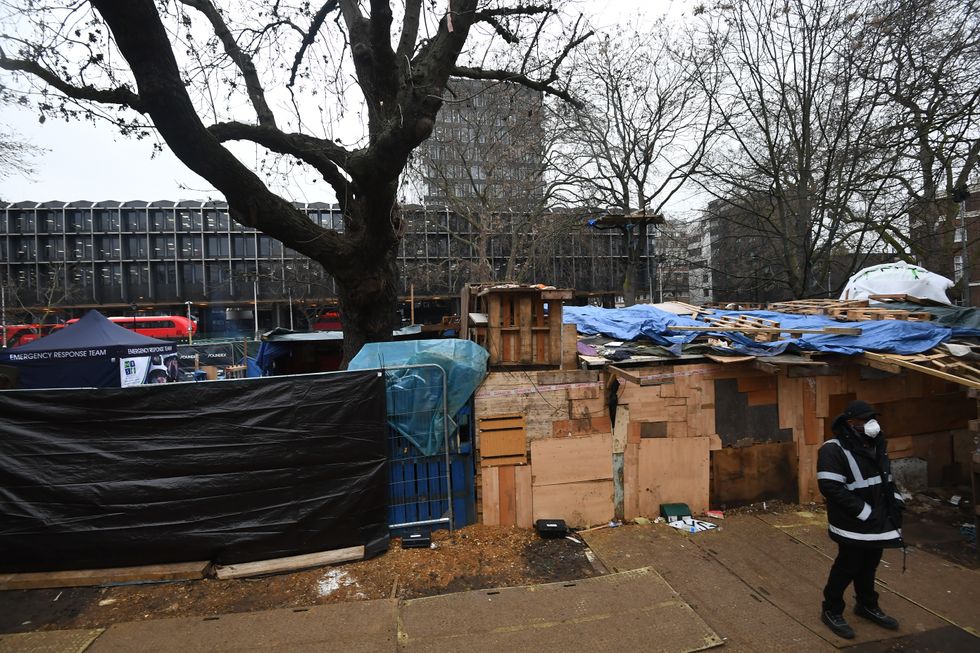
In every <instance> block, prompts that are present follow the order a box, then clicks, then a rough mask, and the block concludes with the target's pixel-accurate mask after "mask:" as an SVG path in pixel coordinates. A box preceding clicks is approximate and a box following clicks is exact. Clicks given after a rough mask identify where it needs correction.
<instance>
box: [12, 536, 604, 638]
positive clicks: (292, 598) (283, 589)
mask: <svg viewBox="0 0 980 653" xmlns="http://www.w3.org/2000/svg"><path fill="white" fill-rule="evenodd" d="M433 541H434V543H435V545H436V546H435V548H432V549H402V548H400V542H399V541H398V540H393V541H392V544H391V548H390V550H389V551H388V552H387V553H385V554H383V555H380V556H378V557H376V558H374V559H372V560H364V561H361V562H354V563H348V564H344V565H336V566H332V567H321V568H317V569H310V570H307V571H300V572H296V573H291V574H280V575H275V576H267V577H264V578H252V579H234V580H211V579H205V580H198V581H185V582H175V583H160V584H151V585H127V586H117V587H104V588H95V587H82V588H66V589H63V590H57V589H55V590H21V591H7V592H0V633H12V632H24V631H31V630H54V629H63V628H93V627H103V626H107V625H110V624H114V623H119V622H125V621H140V620H143V619H164V618H169V617H185V616H208V615H216V614H224V613H229V612H251V611H254V610H266V609H271V608H288V607H301V606H309V605H317V604H322V603H335V602H340V601H359V600H367V599H380V598H390V597H399V598H405V599H408V598H417V597H422V596H431V595H435V594H445V593H448V592H459V591H463V590H470V589H483V588H491V587H508V586H517V585H528V584H534V583H547V582H556V581H565V580H574V579H579V578H587V577H590V576H595V575H597V574H598V572H597V571H596V569H595V568H594V567H593V565H592V564H591V563H590V562H589V560H588V558H587V557H586V554H585V551H586V547H585V546H584V545H583V544H579V543H577V542H573V541H571V540H569V539H548V540H544V539H541V538H540V537H538V536H537V534H536V533H535V532H534V531H531V530H524V529H517V528H501V527H490V526H482V525H474V526H468V527H466V528H464V529H461V530H458V531H456V532H455V533H453V534H450V533H449V532H447V531H436V532H435V533H433Z"/></svg>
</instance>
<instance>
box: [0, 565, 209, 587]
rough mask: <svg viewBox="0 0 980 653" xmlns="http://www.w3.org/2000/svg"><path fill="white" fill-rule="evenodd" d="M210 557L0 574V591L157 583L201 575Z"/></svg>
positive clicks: (199, 576)
mask: <svg viewBox="0 0 980 653" xmlns="http://www.w3.org/2000/svg"><path fill="white" fill-rule="evenodd" d="M210 566H211V562H210V561H209V560H201V561H196V562H176V563H173V564H166V565H142V566H139V567H114V568H108V569H70V570H66V571H41V572H27V573H21V574H0V590H2V591H6V590H31V589H44V588H55V587H91V586H96V585H118V584H120V583H158V582H162V581H172V580H198V579H201V578H204V575H205V574H206V573H207V570H208V568H209V567H210Z"/></svg>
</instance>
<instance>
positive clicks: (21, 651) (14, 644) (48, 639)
mask: <svg viewBox="0 0 980 653" xmlns="http://www.w3.org/2000/svg"><path fill="white" fill-rule="evenodd" d="M100 634H102V629H101V628H95V629H92V630H48V631H42V632H34V633H16V634H13V635H0V653H82V651H84V650H85V649H87V648H88V646H89V644H91V643H92V642H93V641H94V640H95V638H96V637H98V636H99V635H100Z"/></svg>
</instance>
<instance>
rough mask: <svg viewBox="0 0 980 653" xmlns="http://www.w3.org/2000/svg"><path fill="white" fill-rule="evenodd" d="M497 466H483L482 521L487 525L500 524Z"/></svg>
mask: <svg viewBox="0 0 980 653" xmlns="http://www.w3.org/2000/svg"><path fill="white" fill-rule="evenodd" d="M499 469H500V468H499V467H484V468H483V523H484V524H486V525H487V526H498V525H499V524H500V483H499V481H498V479H499V477H498V475H497V474H498V470H499Z"/></svg>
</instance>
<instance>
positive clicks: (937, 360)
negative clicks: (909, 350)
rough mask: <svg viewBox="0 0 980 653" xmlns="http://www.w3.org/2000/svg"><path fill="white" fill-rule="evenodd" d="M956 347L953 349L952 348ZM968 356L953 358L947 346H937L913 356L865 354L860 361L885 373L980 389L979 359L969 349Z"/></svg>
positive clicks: (973, 350)
mask: <svg viewBox="0 0 980 653" xmlns="http://www.w3.org/2000/svg"><path fill="white" fill-rule="evenodd" d="M954 346H955V345H954ZM963 347H968V348H969V349H970V353H969V354H968V355H965V356H954V355H953V354H952V353H951V352H950V349H949V348H948V347H946V345H939V346H938V347H934V348H933V349H931V350H929V351H928V352H924V353H921V354H912V355H899V354H878V353H875V352H870V351H869V352H865V353H864V355H863V357H862V358H863V359H864V361H865V363H866V364H869V365H871V366H872V367H877V368H878V369H882V370H885V371H888V372H899V371H901V368H906V369H910V370H914V371H916V372H920V373H922V374H929V375H930V376H936V377H939V378H941V379H945V380H947V381H951V382H953V383H958V384H959V385H962V386H966V387H968V388H977V389H980V361H978V360H975V359H976V358H977V357H978V356H980V351H976V350H975V349H974V348H973V347H972V346H971V345H963Z"/></svg>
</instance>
